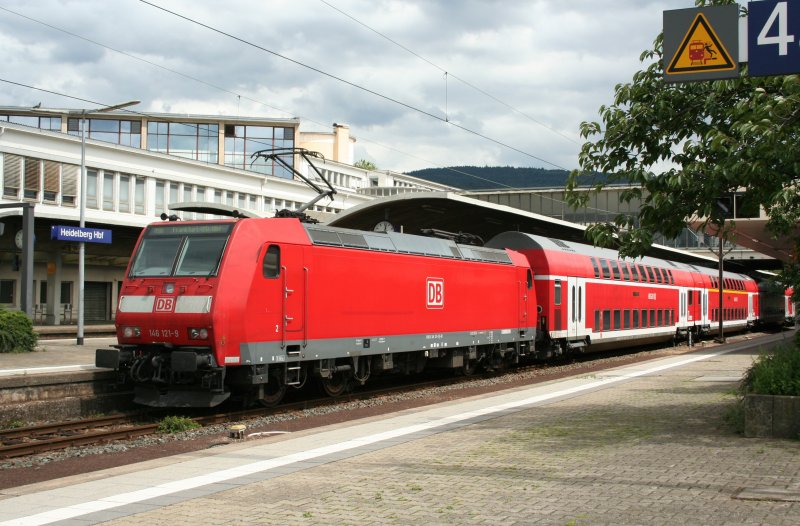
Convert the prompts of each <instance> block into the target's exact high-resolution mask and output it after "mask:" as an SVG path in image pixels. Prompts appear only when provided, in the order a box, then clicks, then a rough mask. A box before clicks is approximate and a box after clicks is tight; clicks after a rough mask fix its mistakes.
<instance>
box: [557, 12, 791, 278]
mask: <svg viewBox="0 0 800 526" xmlns="http://www.w3.org/2000/svg"><path fill="white" fill-rule="evenodd" d="M709 3H714V4H720V3H730V2H729V1H716V2H702V1H700V2H698V5H702V4H709ZM662 38H663V35H659V36H658V37H657V38H656V40H655V42H654V47H653V49H652V50H648V51H645V52H644V53H642V55H641V57H640V59H641V61H642V63H643V64H645V66H646V67H645V68H644V69H643V70H641V71H638V72H637V73H635V74H634V75H633V80H632V81H631V82H629V83H625V84H618V85H617V86H616V88H615V90H614V102H613V104H612V105H610V106H601V108H600V112H599V113H600V118H601V122H584V123H582V124H581V134H582V136H583V137H584V138H585V139H587V142H586V143H585V144H584V145H583V147H582V149H581V153H580V157H579V160H580V169H579V170H576V171H574V172H572V173H571V174H570V177H569V180H568V183H567V200H568V201H569V202H570V204H572V205H573V206H575V207H582V206H586V204H587V202H588V200H589V198H590V195H591V193H592V192H599V191H600V190H602V188H603V187H604V186H606V185H609V184H620V183H623V184H626V185H629V186H628V187H627V189H626V190H625V191H624V192H622V194H621V196H620V201H621V202H627V201H630V200H632V199H640V200H641V203H642V206H641V207H640V208H639V210H638V211H637V212H636V213H632V214H624V213H623V214H619V215H617V216H616V217H615V218H614V220H613V221H612V222H608V223H599V224H595V225H592V226H591V227H590V228H589V230H588V236H589V238H590V239H591V240H592V242H594V243H595V244H597V245H603V246H609V245H612V244H614V243H619V245H620V248H621V250H620V251H621V253H622V254H623V255H627V256H639V255H642V254H643V253H644V252H645V251H646V250H647V249H648V248H649V247H650V245H651V244H652V241H653V235H654V234H655V233H659V232H660V233H662V234H664V235H665V236H666V237H667V238H672V237H676V236H677V235H678V234H679V233H680V232H681V230H682V229H683V228H684V227H685V226H686V223H687V221H690V220H702V221H704V226H706V225H707V224H708V223H709V222H712V223H716V224H717V227H716V228H721V227H722V226H723V225H724V219H721V218H720V215H719V212H718V210H717V200H718V199H719V198H720V197H721V196H725V195H729V194H730V193H731V192H735V191H738V192H740V193H742V192H743V193H744V200H745V202H746V204H747V205H748V206H749V207H755V206H759V205H760V206H762V207H763V208H764V209H765V210H766V212H767V214H768V215H769V222H768V224H767V228H768V229H769V230H770V231H771V232H772V233H773V235H776V236H787V235H788V236H795V238H794V241H795V243H797V238H796V230H795V229H796V225H797V224H798V220H800V192H799V191H798V183H799V182H800V75H786V76H773V77H750V76H748V75H747V67H746V66H742V72H741V73H742V75H741V77H740V78H738V79H733V80H720V81H713V82H695V83H676V84H668V83H665V82H664V80H663V73H664V69H663V58H664V57H663V49H662ZM598 173H602V174H603V175H604V178H602V179H600V178H598V177H597V174H598ZM587 184H588V185H590V186H591V189H590V190H589V191H586V190H585V189H580V188H579V186H581V185H583V186H585V185H587ZM712 230H713V228H712ZM723 232H725V231H724V230H723ZM795 276H797V273H795ZM795 285H797V283H796V284H795ZM797 289H798V287H797V286H795V290H797Z"/></svg>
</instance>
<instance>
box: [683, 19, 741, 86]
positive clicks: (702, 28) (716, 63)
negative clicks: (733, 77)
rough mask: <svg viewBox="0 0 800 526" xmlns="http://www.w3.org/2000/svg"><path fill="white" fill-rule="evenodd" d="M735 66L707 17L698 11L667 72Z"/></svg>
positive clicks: (691, 71)
mask: <svg viewBox="0 0 800 526" xmlns="http://www.w3.org/2000/svg"><path fill="white" fill-rule="evenodd" d="M735 67H736V63H735V62H734V61H733V60H731V54H730V53H729V52H728V50H727V49H725V46H724V45H723V44H722V41H721V40H720V39H719V37H718V36H717V34H716V33H715V32H714V28H712V27H711V24H709V22H708V19H707V18H706V17H705V16H704V15H703V13H698V14H697V16H696V17H695V19H694V22H692V24H691V25H690V26H689V31H687V32H686V36H684V37H683V40H682V41H681V45H680V46H678V51H677V52H676V53H675V55H674V56H673V57H672V60H671V61H670V63H669V67H667V73H668V74H670V75H676V74H681V73H697V72H699V71H727V70H731V69H734V68H735Z"/></svg>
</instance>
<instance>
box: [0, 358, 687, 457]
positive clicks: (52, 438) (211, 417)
mask: <svg viewBox="0 0 800 526" xmlns="http://www.w3.org/2000/svg"><path fill="white" fill-rule="evenodd" d="M662 350H663V351H666V350H667V349H662ZM693 350H695V349H694V348H688V347H682V348H678V349H674V350H673V352H676V353H683V352H691V351H693ZM653 351H654V349H651V350H650V351H645V352H643V351H641V349H639V352H637V353H636V356H637V357H631V358H630V360H629V361H631V362H633V361H642V360H646V359H650V358H652V357H653V356H652V355H651V354H650V353H652V352H653ZM630 353H631V350H630V349H629V350H628V351H627V352H626V351H619V350H617V351H611V352H607V353H594V354H588V355H578V356H573V357H571V358H569V359H568V360H564V361H563V362H561V363H559V362H548V363H547V364H530V365H525V366H521V367H516V368H513V369H510V370H508V371H496V372H489V373H481V374H476V375H471V376H458V377H447V378H443V377H438V378H434V379H424V380H422V381H420V380H419V378H418V377H417V378H416V379H410V380H409V379H406V378H405V377H403V378H398V377H395V378H394V379H392V380H390V379H389V378H387V380H389V381H391V382H392V384H391V385H389V386H385V385H384V386H378V387H376V388H368V389H364V390H356V391H349V392H347V393H345V394H343V395H341V396H339V397H336V398H330V397H320V398H304V399H300V400H297V401H293V402H288V403H284V404H281V405H279V406H277V407H274V408H263V407H258V408H254V409H242V410H226V411H220V412H215V413H213V414H200V415H194V416H191V418H192V419H193V420H195V421H196V422H197V423H198V424H200V425H201V426H211V425H220V424H228V423H241V422H246V421H247V420H249V419H257V418H263V417H268V416H272V415H278V414H281V413H291V412H298V411H303V410H309V409H315V408H320V407H324V406H331V405H336V404H341V403H347V402H353V401H363V400H369V399H373V398H380V397H386V396H391V395H394V394H398V393H410V392H413V391H418V390H419V391H421V390H424V389H428V388H432V387H446V386H454V385H457V384H460V383H468V382H473V381H475V380H481V379H486V378H496V377H499V376H502V375H504V374H506V373H508V374H524V373H526V372H530V371H533V370H542V371H543V372H544V374H542V375H541V377H540V378H542V379H543V380H547V379H550V376H549V375H548V373H547V369H548V368H550V367H552V366H554V365H564V364H565V363H568V362H569V363H572V364H575V365H577V366H578V367H583V368H584V369H583V370H586V369H591V368H593V365H592V363H591V362H593V361H598V360H599V361H602V360H600V359H602V358H619V359H622V360H625V359H626V357H627V356H631V354H630ZM604 366H606V367H607V366H608V364H606V365H604ZM596 367H600V366H596ZM580 371H581V369H570V372H569V373H568V374H577V373H578V372H580ZM168 414H175V410H174V409H173V410H170V411H169V412H168V411H160V410H159V411H152V410H151V411H148V412H146V413H141V412H140V413H136V414H132V415H131V414H127V415H124V414H122V415H113V416H104V417H98V418H89V419H82V420H75V421H68V422H58V423H53V424H45V425H38V426H30V427H21V428H17V429H6V430H0V459H9V458H16V457H24V456H30V455H36V454H42V453H46V452H49V451H55V450H60V449H65V448H69V447H78V446H87V445H96V444H104V443H110V442H113V441H118V440H130V439H134V438H137V437H142V436H145V435H152V434H155V433H157V432H158V426H159V424H158V421H159V420H160V419H161V418H163V417H164V416H167V415H168Z"/></svg>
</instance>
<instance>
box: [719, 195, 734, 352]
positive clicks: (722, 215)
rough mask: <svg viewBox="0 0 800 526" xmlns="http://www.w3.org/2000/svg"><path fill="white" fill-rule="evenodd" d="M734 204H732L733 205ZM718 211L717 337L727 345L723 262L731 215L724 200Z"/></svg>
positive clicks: (720, 203)
mask: <svg viewBox="0 0 800 526" xmlns="http://www.w3.org/2000/svg"><path fill="white" fill-rule="evenodd" d="M732 204H733V203H732V202H731V205H732ZM717 211H718V212H719V225H718V230H717V234H718V235H719V252H717V258H718V259H719V263H718V265H719V315H718V316H717V321H718V322H719V335H718V336H717V342H718V343H725V334H724V332H723V328H722V325H723V321H724V318H725V316H723V312H724V309H723V308H722V304H723V298H724V293H723V292H722V291H723V289H724V288H725V287H724V286H723V283H724V280H725V275H724V271H723V268H722V264H723V260H724V258H725V253H724V251H723V249H724V246H723V245H724V241H725V238H724V236H723V235H722V234H723V227H724V226H725V218H726V217H728V216H729V215H730V212H731V210H730V207H728V206H726V205H725V202H724V201H723V200H722V199H717Z"/></svg>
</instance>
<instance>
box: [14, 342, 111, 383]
mask: <svg viewBox="0 0 800 526" xmlns="http://www.w3.org/2000/svg"><path fill="white" fill-rule="evenodd" d="M116 343H117V338H116V337H95V336H92V335H90V334H85V335H84V341H83V345H78V344H77V343H76V339H75V338H74V337H70V338H60V339H52V340H46V339H40V340H39V344H38V345H37V347H36V351H34V352H29V353H0V378H2V377H5V376H13V375H28V374H49V373H59V372H69V371H81V370H92V369H95V366H94V354H95V350H96V349H99V348H102V347H108V346H109V345H114V344H116Z"/></svg>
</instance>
